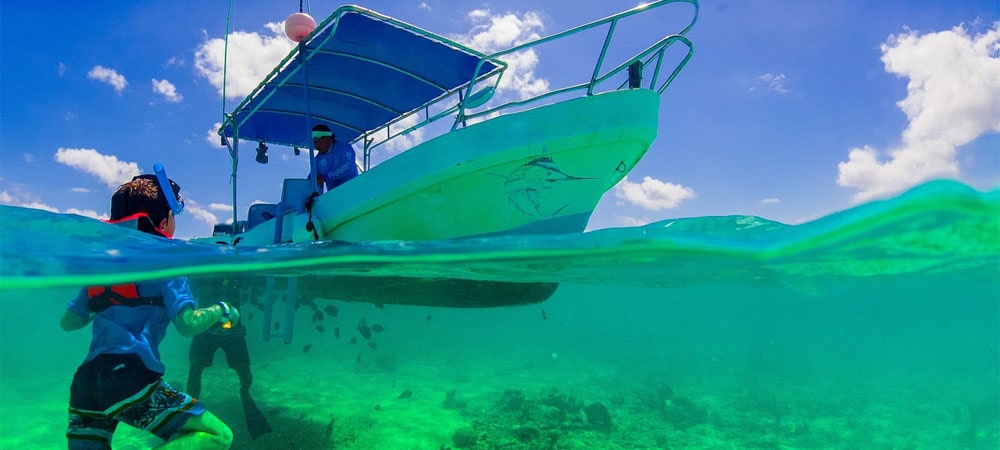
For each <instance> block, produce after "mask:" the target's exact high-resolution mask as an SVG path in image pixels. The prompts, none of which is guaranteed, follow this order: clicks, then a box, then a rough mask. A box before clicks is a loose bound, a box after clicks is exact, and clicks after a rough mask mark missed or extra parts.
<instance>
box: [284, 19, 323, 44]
mask: <svg viewBox="0 0 1000 450" xmlns="http://www.w3.org/2000/svg"><path fill="white" fill-rule="evenodd" d="M315 29H316V21H315V20H313V18H312V16H310V15H309V14H305V13H293V14H291V15H289V16H288V18H287V19H285V36H288V39H291V40H293V41H295V42H301V41H302V40H303V39H305V38H306V36H309V33H312V30H315Z"/></svg>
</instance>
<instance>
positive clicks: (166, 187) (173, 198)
mask: <svg viewBox="0 0 1000 450" xmlns="http://www.w3.org/2000/svg"><path fill="white" fill-rule="evenodd" d="M153 174H154V175H150V174H145V175H136V176H134V177H132V180H137V179H146V180H150V181H155V182H156V184H157V185H158V186H159V188H160V195H162V196H163V200H164V201H165V202H167V207H168V208H170V211H171V212H173V213H174V217H177V216H178V215H180V214H181V213H182V212H184V199H183V198H182V197H181V194H180V192H181V187H180V185H178V184H177V183H174V180H171V179H170V178H167V171H166V169H164V168H163V164H160V163H156V164H153ZM168 192H170V193H172V194H173V195H167V193H168Z"/></svg>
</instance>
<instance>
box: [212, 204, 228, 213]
mask: <svg viewBox="0 0 1000 450" xmlns="http://www.w3.org/2000/svg"><path fill="white" fill-rule="evenodd" d="M208 209H211V210H212V211H222V212H233V205H230V204H227V203H210V204H209V205H208Z"/></svg>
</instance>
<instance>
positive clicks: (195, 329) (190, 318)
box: [174, 302, 240, 336]
mask: <svg viewBox="0 0 1000 450" xmlns="http://www.w3.org/2000/svg"><path fill="white" fill-rule="evenodd" d="M219 303H224V302H219ZM219 303H216V304H214V305H212V306H209V307H207V308H198V309H194V308H190V307H189V308H184V309H183V310H181V312H180V313H178V314H177V317H174V327H175V328H177V331H178V332H179V333H180V334H181V335H183V336H194V335H197V334H200V333H201V332H203V331H205V330H207V329H209V328H212V326H213V325H215V324H216V323H219V321H220V320H221V319H222V317H223V314H224V313H225V309H224V307H223V306H222V305H220V304H219ZM226 306H228V307H229V320H230V321H232V323H233V324H234V325H235V324H237V323H239V321H240V312H239V311H238V310H237V309H236V308H234V307H233V306H229V304H228V303H227V304H226Z"/></svg>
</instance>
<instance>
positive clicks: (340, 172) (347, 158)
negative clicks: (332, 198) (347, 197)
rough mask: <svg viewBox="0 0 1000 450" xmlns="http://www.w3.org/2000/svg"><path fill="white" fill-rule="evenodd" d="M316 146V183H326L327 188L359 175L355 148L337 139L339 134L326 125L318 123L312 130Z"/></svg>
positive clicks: (328, 189) (330, 188)
mask: <svg viewBox="0 0 1000 450" xmlns="http://www.w3.org/2000/svg"><path fill="white" fill-rule="evenodd" d="M312 138H313V146H314V147H316V184H319V185H323V184H325V185H326V190H327V191H330V190H332V189H333V188H335V187H337V186H340V185H341V184H344V182H346V181H347V180H350V179H351V178H354V177H356V176H358V165H357V163H356V162H355V155H354V148H353V147H351V145H350V144H348V143H346V142H341V141H338V140H337V135H335V134H334V133H333V131H331V130H330V127H328V126H326V125H322V124H321V125H316V126H314V127H313V131H312Z"/></svg>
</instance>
